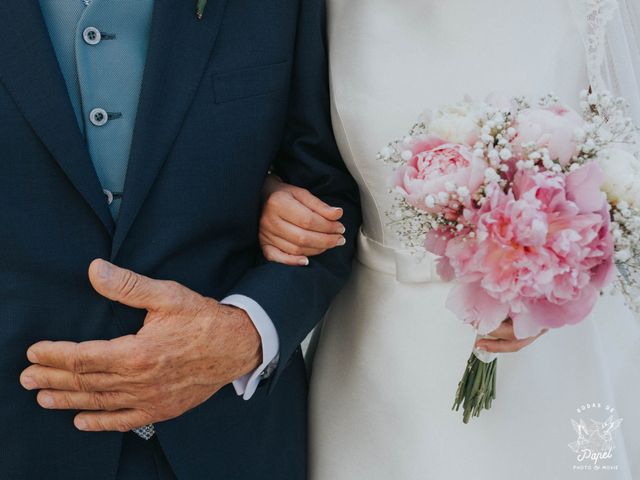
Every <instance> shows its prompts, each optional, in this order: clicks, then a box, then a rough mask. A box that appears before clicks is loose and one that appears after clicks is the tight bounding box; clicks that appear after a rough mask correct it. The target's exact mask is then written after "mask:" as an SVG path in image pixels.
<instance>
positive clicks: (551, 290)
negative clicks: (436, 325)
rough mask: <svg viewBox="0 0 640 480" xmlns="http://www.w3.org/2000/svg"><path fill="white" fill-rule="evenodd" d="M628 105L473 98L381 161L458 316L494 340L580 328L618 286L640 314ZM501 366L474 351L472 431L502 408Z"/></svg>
mask: <svg viewBox="0 0 640 480" xmlns="http://www.w3.org/2000/svg"><path fill="white" fill-rule="evenodd" d="M636 134H637V131H636V129H635V126H634V125H633V122H632V121H631V120H630V119H629V118H628V117H627V113H626V104H625V102H624V100H622V99H618V98H614V97H612V96H611V95H610V94H609V93H593V92H590V91H585V92H582V94H581V109H580V111H579V112H577V111H575V110H572V109H571V108H568V107H566V106H565V105H563V104H562V103H560V101H559V100H558V99H557V98H555V97H553V96H551V95H549V96H547V97H545V98H543V99H541V100H540V101H539V102H538V103H537V104H535V105H532V104H530V103H529V102H528V101H527V100H526V99H524V98H516V99H498V98H490V99H489V100H487V101H486V102H484V103H474V102H472V101H471V100H470V99H467V100H465V101H464V102H462V103H460V104H459V105H455V106H448V107H445V108H442V109H440V110H437V111H435V112H431V113H428V114H426V115H425V116H424V119H423V120H422V121H421V122H420V123H418V124H417V125H415V126H414V128H413V129H412V131H411V133H410V135H409V136H407V137H406V138H404V139H402V140H400V141H396V142H392V143H390V144H389V145H388V146H387V147H385V148H384V149H383V150H382V151H381V152H380V155H379V156H380V159H381V160H384V161H386V162H390V163H393V164H395V165H396V166H397V167H398V168H397V169H396V170H395V174H394V179H393V184H394V187H395V188H394V189H395V191H396V192H397V193H398V194H399V195H398V199H397V203H396V205H395V206H394V209H393V211H392V212H389V215H390V217H391V218H392V221H393V223H394V224H396V225H397V227H398V228H397V230H398V234H399V235H400V237H401V238H402V239H403V241H404V242H405V244H406V245H407V246H408V247H411V248H422V247H424V248H425V249H426V250H427V251H428V252H431V253H433V254H435V255H437V256H438V258H439V259H438V271H439V274H440V276H441V277H442V278H443V279H444V280H446V281H449V280H455V286H454V287H453V289H452V290H451V293H450V295H449V298H448V299H447V307H448V308H449V309H450V310H451V311H452V312H453V313H454V314H455V315H456V316H457V317H458V318H459V319H460V320H462V321H464V322H466V323H468V324H471V325H472V326H473V327H475V329H476V330H477V333H478V335H479V336H485V335H488V334H489V333H490V332H492V331H493V330H495V329H496V328H497V327H498V326H499V325H500V324H501V323H502V322H504V321H505V320H506V319H510V320H511V322H512V323H513V327H514V332H515V334H516V336H517V337H518V338H528V337H532V336H536V335H538V334H540V333H541V332H542V331H544V330H547V329H552V328H559V327H562V326H564V325H570V324H576V323H578V322H581V321H582V320H584V319H585V318H586V317H587V316H588V315H589V313H590V312H591V311H592V309H593V308H594V305H595V304H596V301H597V299H598V297H599V295H600V293H601V292H602V291H603V289H604V288H605V287H607V286H608V285H609V284H610V283H611V282H613V281H614V277H615V265H616V264H617V265H618V271H619V276H618V279H617V281H616V284H617V286H618V288H619V290H620V291H622V293H623V294H624V295H625V297H626V299H627V300H628V302H629V304H630V306H631V307H632V308H634V310H635V311H636V312H640V307H639V306H640V302H639V300H638V298H639V297H638V291H639V289H638V286H639V285H640V263H639V261H638V259H639V258H640V256H639V254H640V159H639V158H638V157H637V156H634V155H633V154H632V153H631V152H632V151H633V144H634V139H635V137H636ZM496 367H497V360H496V359H495V356H491V355H490V354H487V352H480V351H477V350H475V351H474V352H473V353H472V355H471V357H470V359H469V361H468V363H467V367H466V370H465V373H464V376H463V378H462V381H461V382H460V384H459V386H458V391H457V393H456V398H455V404H454V409H455V410H458V409H459V408H460V406H461V405H462V406H463V411H464V415H463V419H464V422H465V423H467V422H468V421H469V419H470V418H471V417H472V416H478V415H479V414H480V412H481V411H482V410H483V409H488V408H490V407H491V402H492V400H494V399H495V398H496V391H495V390H496V387H495V380H496Z"/></svg>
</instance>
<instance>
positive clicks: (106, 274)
mask: <svg viewBox="0 0 640 480" xmlns="http://www.w3.org/2000/svg"><path fill="white" fill-rule="evenodd" d="M97 273H98V276H99V277H100V278H102V279H104V280H108V279H109V278H110V277H111V275H112V273H113V268H112V267H111V264H109V263H107V262H100V263H99V264H98V272H97Z"/></svg>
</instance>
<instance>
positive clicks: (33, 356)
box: [27, 349, 38, 363]
mask: <svg viewBox="0 0 640 480" xmlns="http://www.w3.org/2000/svg"><path fill="white" fill-rule="evenodd" d="M27 358H28V359H29V361H30V362H31V363H38V356H37V355H36V352H34V351H33V349H29V350H27Z"/></svg>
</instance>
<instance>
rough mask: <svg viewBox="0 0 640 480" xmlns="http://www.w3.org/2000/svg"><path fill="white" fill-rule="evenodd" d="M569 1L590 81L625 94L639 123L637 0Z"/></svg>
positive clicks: (598, 87)
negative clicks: (580, 39)
mask: <svg viewBox="0 0 640 480" xmlns="http://www.w3.org/2000/svg"><path fill="white" fill-rule="evenodd" d="M569 1H570V2H571V7H572V10H573V12H574V16H575V19H576V21H577V23H578V25H579V27H580V30H581V32H582V35H583V39H584V43H585V47H586V50H587V65H588V69H589V80H590V82H591V85H592V86H593V88H594V89H596V90H602V89H605V90H609V91H610V92H612V93H613V94H614V95H616V96H621V97H624V98H625V99H626V100H627V101H628V102H629V106H630V113H631V116H632V117H633V118H634V120H635V121H636V124H640V2H638V0H569Z"/></svg>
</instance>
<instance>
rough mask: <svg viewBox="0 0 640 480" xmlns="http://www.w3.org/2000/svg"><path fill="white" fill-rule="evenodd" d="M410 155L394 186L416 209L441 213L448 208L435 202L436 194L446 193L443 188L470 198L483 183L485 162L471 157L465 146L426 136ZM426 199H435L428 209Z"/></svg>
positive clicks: (440, 200)
mask: <svg viewBox="0 0 640 480" xmlns="http://www.w3.org/2000/svg"><path fill="white" fill-rule="evenodd" d="M411 152H412V153H413V157H412V158H411V160H409V162H408V163H407V165H404V166H402V167H401V168H399V169H398V171H397V172H396V175H395V179H394V185H395V186H396V187H398V188H399V189H400V190H401V191H402V193H403V194H404V195H405V197H406V199H407V202H408V203H409V204H410V205H413V206H414V207H416V208H419V209H421V210H425V211H427V212H430V213H441V212H442V211H443V210H446V209H447V208H448V207H449V206H448V204H447V202H444V201H442V199H439V194H443V193H446V192H447V188H446V187H447V185H453V186H455V187H456V188H458V187H466V188H467V190H468V192H469V194H470V195H471V194H473V193H475V192H476V191H477V190H478V189H479V188H480V187H481V186H482V184H483V182H484V172H485V169H486V168H487V165H486V163H485V161H484V160H483V159H481V158H476V157H474V156H473V152H472V151H471V149H470V148H469V147H467V146H465V145H461V144H452V143H445V142H444V141H443V140H441V139H440V138H437V137H434V136H429V137H426V138H425V139H422V140H418V141H416V142H415V144H414V145H413V146H412V147H411ZM428 196H432V197H433V198H435V199H436V200H437V204H436V205H429V204H428V203H427V202H426V199H427V197H428ZM445 198H446V197H445Z"/></svg>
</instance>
